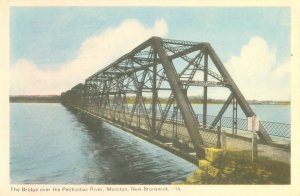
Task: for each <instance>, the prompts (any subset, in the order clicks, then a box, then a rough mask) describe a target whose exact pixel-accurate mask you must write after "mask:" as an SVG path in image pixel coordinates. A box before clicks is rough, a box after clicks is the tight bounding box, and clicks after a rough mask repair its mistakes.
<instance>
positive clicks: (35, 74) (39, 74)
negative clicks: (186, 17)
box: [10, 19, 168, 95]
mask: <svg viewBox="0 0 300 196" xmlns="http://www.w3.org/2000/svg"><path fill="white" fill-rule="evenodd" d="M167 31H168V26H167V23H166V21H165V20H164V19H160V20H157V21H156V22H155V24H154V26H153V27H146V26H144V25H143V24H141V23H140V22H139V21H138V20H135V19H129V20H125V21H123V22H122V23H121V24H120V25H119V26H118V27H116V28H109V29H107V30H106V31H105V32H103V33H102V34H101V35H98V36H94V37H90V38H88V39H86V40H85V41H84V42H83V43H82V44H81V47H80V49H79V50H78V53H77V58H75V59H74V60H72V61H70V62H69V63H66V64H63V65H61V66H60V67H61V68H60V69H59V70H57V71H54V70H48V71H45V70H41V69H39V67H38V66H37V65H35V64H33V63H31V62H29V61H28V60H26V59H21V60H19V61H18V62H17V63H16V64H15V65H12V66H11V70H10V94H11V95H21V94H24V95H37V94H39V95H46V94H60V93H61V92H63V91H66V90H68V89H70V88H71V87H73V86H75V85H76V84H77V83H79V82H84V79H85V78H87V77H88V76H90V75H91V74H93V73H94V72H96V71H98V70H100V69H102V68H104V67H105V66H107V65H109V64H110V63H112V62H113V61H115V60H116V59H117V58H118V57H120V56H121V55H124V54H125V53H127V52H129V51H131V50H132V49H133V48H134V47H136V46H137V45H139V44H140V43H142V42H143V41H145V40H147V39H148V38H150V37H151V36H160V37H165V36H166V34H167Z"/></svg>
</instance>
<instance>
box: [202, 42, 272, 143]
mask: <svg viewBox="0 0 300 196" xmlns="http://www.w3.org/2000/svg"><path fill="white" fill-rule="evenodd" d="M207 50H208V54H209V56H210V58H211V60H212V61H213V63H214V64H215V66H216V67H217V69H218V71H219V72H220V74H221V75H222V76H223V77H224V78H225V81H226V82H227V83H228V87H229V88H230V90H231V92H232V93H233V95H234V97H235V98H236V100H237V101H238V103H239V105H240V106H241V108H242V110H243V112H244V113H245V115H246V116H247V117H252V116H254V115H255V113H254V112H253V110H252V109H251V107H250V105H249V104H248V102H247V101H246V99H245V97H244V96H243V94H242V93H241V91H240V90H239V88H238V87H237V85H236V84H235V82H234V81H233V79H232V78H231V76H230V74H229V73H228V71H227V70H226V68H225V66H224V65H223V63H222V62H221V60H220V59H219V57H218V56H217V54H216V52H215V51H214V49H213V48H212V47H211V45H210V44H207ZM258 135H259V137H260V138H261V139H262V140H263V141H265V142H267V143H271V142H272V139H271V138H270V136H269V135H268V133H267V132H266V131H265V130H264V128H263V126H262V125H261V126H260V130H259V132H258Z"/></svg>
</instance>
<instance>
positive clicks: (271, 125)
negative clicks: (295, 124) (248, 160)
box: [128, 106, 291, 139]
mask: <svg viewBox="0 0 300 196" xmlns="http://www.w3.org/2000/svg"><path fill="white" fill-rule="evenodd" d="M128 108H129V111H130V110H131V109H132V107H130V106H129V107H128ZM174 112H176V111H174V110H170V111H169V112H168V114H167V119H168V120H172V119H171V118H172V116H173V114H174ZM177 112H178V114H177V118H176V120H177V122H178V123H182V124H183V123H184V121H183V119H182V115H181V114H180V112H179V111H177ZM148 113H149V114H151V108H149V109H148ZM159 117H161V114H160V112H159V111H157V118H159ZM196 117H197V120H198V122H199V124H200V125H202V126H203V114H196ZM215 118H216V116H214V115H207V116H206V126H205V127H206V128H209V127H210V125H211V124H212V123H213V121H214V119H215ZM173 120H175V119H173ZM232 122H233V118H232V117H226V116H224V117H221V120H220V121H219V123H218V125H217V126H220V127H222V128H227V129H232V128H233V123H232ZM260 122H261V123H262V125H263V126H264V128H265V130H266V131H267V133H268V134H269V135H271V136H275V137H280V138H287V139H289V138H290V137H291V125H290V124H288V123H279V122H271V121H260ZM237 129H238V130H239V131H246V132H249V130H248V121H247V119H244V118H237Z"/></svg>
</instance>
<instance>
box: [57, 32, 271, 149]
mask: <svg viewBox="0 0 300 196" xmlns="http://www.w3.org/2000/svg"><path fill="white" fill-rule="evenodd" d="M210 89H213V90H210ZM216 89H223V90H224V89H225V91H226V93H225V95H226V96H227V98H226V101H225V103H223V105H222V107H221V108H220V110H219V112H218V115H217V116H215V117H214V119H208V116H209V115H208V101H209V99H208V93H209V92H210V91H213V92H215V91H216ZM195 92H196V93H198V94H201V93H202V98H201V102H202V115H201V118H199V116H198V115H197V114H196V113H195V109H194V108H193V105H192V104H191V100H190V99H189V97H190V96H189V95H190V94H193V93H195ZM162 97H164V99H162ZM62 99H63V101H65V102H70V103H71V104H72V105H76V106H78V107H80V108H83V109H85V110H87V111H89V112H92V113H95V114H99V115H104V116H105V115H106V114H107V113H108V111H109V112H110V114H111V113H112V112H113V115H114V119H115V120H118V119H120V118H121V117H122V118H123V122H125V123H126V124H127V125H131V124H132V123H133V122H134V121H135V120H134V119H135V118H138V117H142V121H143V130H144V131H145V133H146V134H147V135H148V136H149V137H150V138H151V137H159V136H161V135H162V133H163V131H162V130H163V127H164V126H165V125H164V124H166V123H170V122H173V123H175V122H176V123H178V118H180V119H181V121H180V123H182V126H184V127H186V131H187V136H189V139H190V140H191V142H192V145H193V148H194V149H195V151H196V152H197V154H201V153H202V152H203V148H204V147H205V146H207V143H214V142H215V140H216V137H215V136H213V138H212V135H210V133H209V132H210V131H213V130H215V128H216V126H218V125H219V124H221V119H222V116H223V115H224V113H225V111H226V110H227V109H228V108H229V106H230V107H232V122H231V123H232V133H233V134H236V133H237V129H238V121H237V120H238V108H240V109H241V110H242V112H243V113H244V114H245V116H246V117H251V116H254V115H255V113H254V112H253V110H252V109H251V107H250V106H249V104H248V103H247V101H246V100H245V98H244V96H243V95H242V93H241V91H240V90H239V88H238V87H237V85H236V84H235V82H234V81H233V79H232V77H231V76H230V74H229V73H228V71H227V70H226V68H225V66H224V65H223V64H222V62H221V60H220V59H219V57H218V56H217V54H216V53H215V51H214V50H213V48H212V47H211V45H210V44H209V43H196V42H189V41H177V40H169V39H162V38H159V37H152V38H150V39H148V40H147V41H145V42H144V43H142V44H140V45H139V46H137V47H136V48H134V49H133V50H132V51H131V52H129V53H127V54H125V55H124V56H122V57H120V58H119V59H117V60H116V61H115V62H113V63H112V64H110V65H109V66H107V67H105V68H104V69H102V70H100V71H98V72H97V73H95V74H93V75H92V76H90V77H88V78H87V79H86V80H85V84H78V85H76V86H75V87H73V88H72V89H71V90H70V91H67V92H66V93H63V94H62ZM176 129H177V128H176ZM174 131H175V132H176V131H177V130H174V129H173V136H172V137H175V135H176V134H175V133H174ZM257 133H258V135H259V137H260V139H261V141H263V142H266V143H270V142H272V140H271V138H270V136H269V135H268V133H267V132H266V131H265V129H264V127H263V125H262V124H260V128H259V131H258V132H257Z"/></svg>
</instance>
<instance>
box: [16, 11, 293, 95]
mask: <svg viewBox="0 0 300 196" xmlns="http://www.w3.org/2000/svg"><path fill="white" fill-rule="evenodd" d="M290 29H291V24H290V9H289V8H287V7H276V8H275V7H264V8H262V7H260V8H259V7H256V8H255V7H252V8H243V7H235V8H230V7H226V8H225V7H223V8H222V7H219V8H213V7H11V10H10V94H11V95H37V94H41V95H48V94H60V93H61V92H63V91H66V90H68V89H70V88H72V87H73V86H75V85H76V84H78V83H79V82H84V79H85V78H87V77H88V76H90V75H92V74H93V73H94V72H96V71H98V70H100V69H102V68H103V67H105V66H107V65H108V64H110V63H111V62H113V61H115V60H116V59H117V58H118V57H120V56H121V55H123V54H125V53H127V52H129V51H130V50H131V49H133V48H134V47H135V46H137V45H139V44H140V43H142V42H143V41H145V40H147V39H148V38H149V37H151V36H159V37H163V38H169V39H178V40H188V41H195V42H209V43H210V44H211V45H212V47H213V48H214V49H215V51H216V53H217V54H218V56H219V57H220V59H221V61H222V62H223V63H224V65H225V67H226V69H227V70H228V71H229V73H230V74H231V76H232V77H233V79H234V81H235V83H236V84H237V85H238V87H239V88H240V90H241V91H242V93H243V94H244V96H245V97H246V99H256V100H290V97H291V95H290V66H291V65H290V55H291V51H290V47H291V43H290V34H291V32H290Z"/></svg>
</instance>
